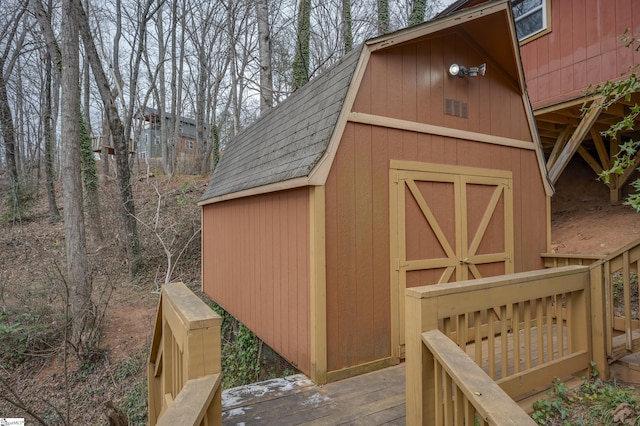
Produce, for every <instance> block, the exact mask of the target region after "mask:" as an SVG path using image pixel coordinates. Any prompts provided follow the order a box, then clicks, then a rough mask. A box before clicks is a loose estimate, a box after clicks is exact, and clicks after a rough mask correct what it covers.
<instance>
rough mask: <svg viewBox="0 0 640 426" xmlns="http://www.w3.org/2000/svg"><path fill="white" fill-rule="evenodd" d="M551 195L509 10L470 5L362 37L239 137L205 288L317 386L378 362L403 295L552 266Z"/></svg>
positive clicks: (220, 184)
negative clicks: (455, 68) (459, 70)
mask: <svg viewBox="0 0 640 426" xmlns="http://www.w3.org/2000/svg"><path fill="white" fill-rule="evenodd" d="M452 64H458V65H461V66H463V67H465V69H466V70H467V73H466V74H465V75H464V76H459V75H457V76H455V75H451V74H450V72H449V69H450V65H452ZM481 64H486V73H484V75H482V74H483V70H482V67H480V65H481ZM476 68H477V69H476ZM469 71H471V72H469ZM470 74H471V75H470ZM473 74H477V75H476V76H472V75H473ZM551 193H552V189H551V185H550V184H549V182H548V180H547V176H546V169H545V165H544V159H543V156H542V151H541V147H540V143H539V140H538V136H537V132H536V129H535V122H534V117H533V113H532V110H531V107H530V103H529V100H528V98H527V94H526V91H525V84H524V77H523V72H522V67H521V64H520V57H519V51H518V41H517V39H516V36H515V30H514V25H513V18H512V12H511V7H510V3H509V2H508V1H500V2H492V3H489V4H488V5H482V6H478V7H474V8H470V9H467V10H464V11H462V12H460V13H457V14H454V15H451V16H446V17H443V18H441V19H438V20H435V21H431V22H429V23H425V24H422V25H418V26H415V27H411V28H408V29H405V30H402V31H398V32H396V33H393V34H390V35H385V36H383V37H379V38H375V39H372V40H369V41H368V42H366V43H365V44H364V45H362V46H361V47H359V48H357V49H354V51H353V52H351V53H349V54H348V55H346V56H345V57H344V58H343V59H342V60H341V61H340V62H339V63H337V64H336V65H335V66H333V67H332V68H331V69H330V70H329V71H327V72H326V73H325V74H323V75H322V76H320V77H318V78H316V79H315V80H312V81H311V82H310V83H308V84H307V85H306V86H304V87H303V88H302V89H300V90H298V91H297V92H295V93H294V94H293V95H291V97H290V98H289V99H287V100H286V101H285V102H283V103H282V104H281V105H280V106H278V107H277V108H276V109H274V110H272V111H270V112H269V113H267V114H265V115H264V116H263V117H261V118H260V120H259V121H257V122H256V123H254V124H253V125H252V126H250V127H249V128H248V129H246V130H245V131H244V132H242V133H241V134H239V135H238V136H237V137H236V138H235V139H234V140H232V141H231V142H230V143H229V145H228V146H227V148H226V150H225V155H224V156H223V158H222V159H221V161H220V164H219V165H218V167H217V168H216V171H215V173H214V175H213V178H212V181H211V184H210V185H209V187H208V188H207V190H206V192H205V193H204V195H203V196H202V198H201V201H200V205H201V206H202V256H203V258H202V265H203V267H202V274H203V290H204V291H205V292H206V293H207V294H209V295H210V296H211V297H212V298H213V299H215V300H216V302H218V303H219V304H220V305H221V306H222V307H224V308H225V309H226V310H228V311H229V312H230V313H231V314H232V315H234V316H235V317H237V318H238V319H239V320H240V321H242V322H243V323H244V324H245V325H247V326H248V327H249V328H250V329H251V330H253V331H254V332H255V333H256V334H257V335H258V336H259V337H260V338H261V339H263V340H264V341H265V342H266V343H267V344H268V345H270V346H271V347H272V348H274V349H275V350H276V351H277V352H279V353H280V354H281V355H282V356H283V357H284V358H286V359H288V360H289V361H291V362H292V363H294V364H295V365H296V366H297V367H298V368H299V369H300V370H302V371H303V372H305V373H306V374H308V375H310V376H311V378H312V379H313V380H314V381H315V382H320V383H322V382H325V381H333V380H337V379H340V378H343V377H347V376H351V375H355V374H359V373H362V372H366V371H369V370H373V369H376V368H381V367H384V366H386V365H390V364H394V363H397V362H399V360H400V358H401V357H402V353H403V350H402V348H403V318H404V312H403V300H404V288H405V287H411V286H417V285H425V284H432V283H438V282H452V281H456V280H462V279H471V278H477V277H481V276H490V275H501V274H505V273H511V272H519V271H526V270H532V269H538V268H541V267H542V266H543V264H542V261H541V258H540V253H542V252H544V251H546V250H547V248H548V245H549V238H550V234H549V232H550V229H549V220H550V219H549V197H550V196H551Z"/></svg>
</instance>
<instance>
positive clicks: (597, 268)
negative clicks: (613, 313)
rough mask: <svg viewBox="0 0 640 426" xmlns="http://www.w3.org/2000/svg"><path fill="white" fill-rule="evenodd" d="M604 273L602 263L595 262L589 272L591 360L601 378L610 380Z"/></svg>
mask: <svg viewBox="0 0 640 426" xmlns="http://www.w3.org/2000/svg"><path fill="white" fill-rule="evenodd" d="M603 276H604V271H603V264H602V262H595V263H594V264H592V265H591V267H590V270H589V282H590V288H589V293H590V294H589V299H590V301H591V318H590V320H591V348H592V354H591V358H592V359H593V361H594V362H595V363H596V368H597V369H598V371H599V373H600V378H602V379H608V378H609V363H608V362H607V339H608V338H609V333H608V331H607V328H606V325H607V321H606V309H605V301H606V296H607V295H606V294H605V292H606V290H605V285H604V279H603Z"/></svg>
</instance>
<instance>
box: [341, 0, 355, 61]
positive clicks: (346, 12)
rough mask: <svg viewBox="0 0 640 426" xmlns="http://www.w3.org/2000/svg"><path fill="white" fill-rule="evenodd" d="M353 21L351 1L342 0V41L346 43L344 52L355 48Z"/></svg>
mask: <svg viewBox="0 0 640 426" xmlns="http://www.w3.org/2000/svg"><path fill="white" fill-rule="evenodd" d="M352 27H353V25H352V21H351V1H350V0H342V28H341V29H342V41H343V43H344V53H347V52H349V51H350V50H351V49H353V30H352Z"/></svg>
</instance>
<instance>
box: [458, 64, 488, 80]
mask: <svg viewBox="0 0 640 426" xmlns="http://www.w3.org/2000/svg"><path fill="white" fill-rule="evenodd" d="M486 72H487V64H482V65H479V66H477V67H471V68H467V67H465V66H462V65H458V64H451V66H450V67H449V74H451V75H453V76H456V75H457V76H458V77H464V76H465V75H468V76H469V77H477V76H478V74H480V75H484V74H485V73H486Z"/></svg>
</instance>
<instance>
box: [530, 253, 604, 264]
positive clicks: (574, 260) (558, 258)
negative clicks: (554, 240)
mask: <svg viewBox="0 0 640 426" xmlns="http://www.w3.org/2000/svg"><path fill="white" fill-rule="evenodd" d="M540 257H542V259H543V261H544V267H545V268H559V267H561V266H569V265H587V266H588V265H591V264H592V263H593V262H596V261H598V260H602V259H604V257H605V255H603V254H574V253H542V254H541V255H540Z"/></svg>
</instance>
